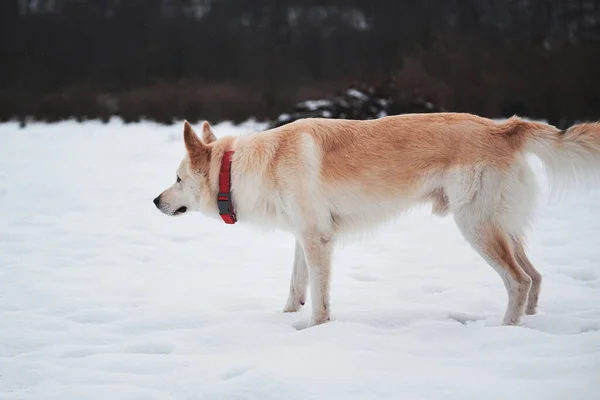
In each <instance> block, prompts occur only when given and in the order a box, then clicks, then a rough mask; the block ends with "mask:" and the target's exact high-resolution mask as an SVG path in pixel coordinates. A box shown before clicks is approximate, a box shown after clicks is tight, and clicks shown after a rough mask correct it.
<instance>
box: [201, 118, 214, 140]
mask: <svg viewBox="0 0 600 400" xmlns="http://www.w3.org/2000/svg"><path fill="white" fill-rule="evenodd" d="M215 140H217V138H216V136H215V134H214V133H213V131H212V129H210V125H209V124H208V121H204V122H203V123H202V141H203V142H204V143H206V144H210V143H212V142H214V141H215Z"/></svg>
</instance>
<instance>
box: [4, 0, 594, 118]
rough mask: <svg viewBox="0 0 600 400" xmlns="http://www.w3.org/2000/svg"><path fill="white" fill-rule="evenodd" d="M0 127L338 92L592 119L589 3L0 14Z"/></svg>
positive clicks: (132, 7)
mask: <svg viewBox="0 0 600 400" xmlns="http://www.w3.org/2000/svg"><path fill="white" fill-rule="evenodd" d="M0 43H1V47H0V60H1V61H0V118H2V119H7V118H12V117H19V118H24V117H25V116H33V117H36V118H40V119H46V120H56V119H60V118H66V117H71V116H74V117H77V118H98V117H99V118H108V117H109V116H110V115H113V114H118V115H121V116H123V117H124V118H125V119H126V120H136V119H139V118H141V117H146V118H151V119H156V120H159V121H163V122H169V121H171V120H172V119H173V118H182V117H185V118H189V119H191V120H194V119H198V118H207V119H210V120H221V119H233V120H242V119H245V118H248V117H251V116H254V117H258V118H261V119H262V118H268V117H273V116H274V115H276V114H277V113H279V112H283V111H285V110H286V109H288V108H289V107H292V105H293V104H294V102H296V101H299V100H306V99H308V98H322V97H328V96H333V95H335V93H336V92H337V91H339V90H343V89H344V88H346V87H347V86H348V85H350V84H351V83H353V82H356V81H360V82H366V83H368V84H371V85H374V86H378V87H380V88H385V90H387V91H388V95H389V96H390V97H391V98H408V100H410V99H411V98H415V97H422V98H426V99H427V101H431V102H433V103H435V104H436V105H439V106H440V107H443V108H444V109H447V110H452V111H469V112H475V113H478V114H481V115H486V116H490V117H498V116H505V115H507V114H512V113H519V114H522V115H526V116H529V117H536V118H548V119H550V120H551V121H553V122H555V123H560V122H561V121H562V120H573V119H589V118H598V117H600V74H598V70H599V69H598V66H599V65H600V0H419V1H414V0H395V1H378V0H321V1H317V0H2V1H0Z"/></svg>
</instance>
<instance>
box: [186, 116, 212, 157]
mask: <svg viewBox="0 0 600 400" xmlns="http://www.w3.org/2000/svg"><path fill="white" fill-rule="evenodd" d="M183 141H184V142H185V148H186V149H187V152H188V155H189V156H190V160H191V161H192V164H193V165H196V166H200V165H199V164H204V163H207V162H208V159H209V158H210V148H209V147H208V146H206V145H205V144H204V143H202V141H201V140H200V138H198V136H197V135H196V132H194V129H193V128H192V126H191V125H190V124H189V122H187V121H185V122H184V123H183Z"/></svg>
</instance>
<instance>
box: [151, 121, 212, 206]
mask: <svg viewBox="0 0 600 400" xmlns="http://www.w3.org/2000/svg"><path fill="white" fill-rule="evenodd" d="M183 139H184V142H185V147H186V150H187V153H186V155H185V157H184V158H183V161H181V163H180V165H179V168H178V169H177V173H176V179H175V183H173V185H171V187H169V188H168V189H166V190H165V191H164V192H162V193H161V194H160V195H158V197H156V198H155V199H154V204H155V205H156V207H157V208H158V209H159V210H160V211H162V212H163V213H164V214H166V215H181V214H184V213H186V212H188V211H201V210H202V209H205V208H206V207H205V203H207V202H209V201H210V199H211V195H210V193H211V191H210V182H209V175H210V159H211V152H212V147H211V145H210V144H211V143H212V142H214V141H215V140H216V138H215V135H214V134H213V132H212V130H211V129H210V125H209V124H208V122H206V121H205V122H204V123H203V124H202V140H200V138H198V136H196V133H195V132H194V130H193V129H192V127H191V125H190V124H189V123H188V122H187V121H185V122H184V127H183Z"/></svg>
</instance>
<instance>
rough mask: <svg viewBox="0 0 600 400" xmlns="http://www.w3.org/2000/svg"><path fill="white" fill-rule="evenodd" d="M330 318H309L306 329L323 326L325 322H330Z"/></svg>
mask: <svg viewBox="0 0 600 400" xmlns="http://www.w3.org/2000/svg"><path fill="white" fill-rule="evenodd" d="M330 321H331V318H329V317H327V318H319V319H316V318H311V319H310V321H308V324H307V325H306V327H307V328H312V327H313V326H317V325H322V324H325V323H327V322H330Z"/></svg>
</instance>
